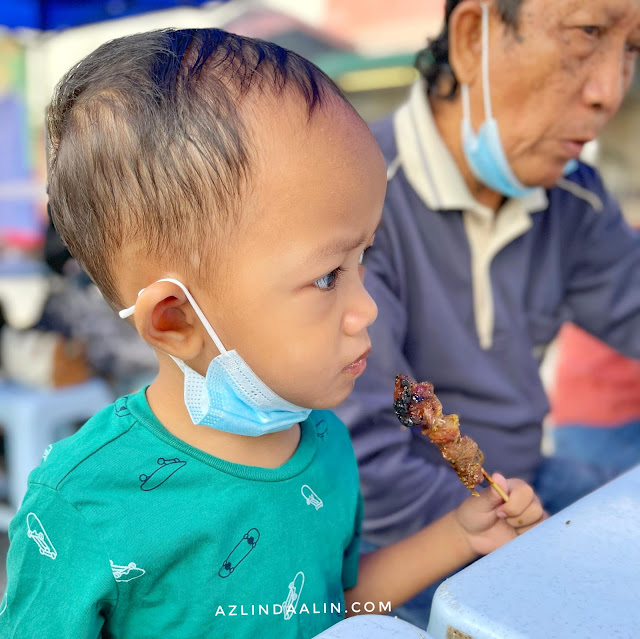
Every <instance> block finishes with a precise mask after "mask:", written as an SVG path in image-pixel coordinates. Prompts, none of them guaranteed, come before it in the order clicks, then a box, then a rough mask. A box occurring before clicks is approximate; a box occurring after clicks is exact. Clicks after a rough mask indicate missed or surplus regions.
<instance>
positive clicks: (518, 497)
mask: <svg viewBox="0 0 640 639" xmlns="http://www.w3.org/2000/svg"><path fill="white" fill-rule="evenodd" d="M493 481H495V482H496V483H497V484H498V485H499V486H500V487H501V488H502V489H503V490H504V491H505V492H506V493H507V495H509V501H508V502H507V503H506V504H505V503H504V502H503V501H502V498H501V497H500V495H498V493H497V492H496V491H495V490H493V488H491V487H489V488H484V489H483V490H482V491H480V496H479V497H469V498H468V499H466V500H465V501H464V502H462V504H460V506H458V508H457V509H456V510H455V511H454V513H455V516H456V520H457V522H458V524H459V525H460V527H461V529H462V534H463V535H464V536H465V538H466V541H467V543H468V544H469V547H470V549H471V551H472V552H473V553H474V554H477V555H486V554H487V553H490V552H491V551H493V550H495V549H496V548H499V547H500V546H502V545H503V544H506V543H507V542H508V541H510V540H511V539H514V538H515V537H516V536H517V535H520V534H522V533H523V532H525V531H527V530H529V528H532V527H533V526H535V525H536V524H538V523H540V522H541V521H542V520H543V519H546V518H547V517H548V515H547V513H546V512H545V511H544V509H543V508H542V504H541V503H540V500H539V499H538V497H537V495H536V494H535V493H534V492H533V488H531V486H529V484H527V483H525V482H524V481H522V480H521V479H508V480H507V479H505V478H504V477H503V476H502V475H500V474H498V473H496V474H494V475H493Z"/></svg>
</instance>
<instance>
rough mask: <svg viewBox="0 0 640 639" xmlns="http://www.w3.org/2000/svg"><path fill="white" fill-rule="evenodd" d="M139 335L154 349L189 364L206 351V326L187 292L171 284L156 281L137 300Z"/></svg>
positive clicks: (135, 316) (136, 314)
mask: <svg viewBox="0 0 640 639" xmlns="http://www.w3.org/2000/svg"><path fill="white" fill-rule="evenodd" d="M133 317H134V320H135V325H136V329H137V331H138V333H139V334H140V336H141V337H142V339H144V341H145V342H147V343H148V344H150V345H151V346H152V347H153V348H155V349H157V350H159V351H162V352H164V353H168V354H169V355H173V356H174V357H177V358H179V359H181V360H184V361H188V360H191V359H194V358H195V357H197V356H198V355H200V354H201V353H202V351H203V349H204V345H205V342H204V338H203V331H204V327H203V326H202V323H201V322H200V319H199V318H198V316H197V315H196V313H195V311H194V310H193V307H192V306H191V304H190V302H189V300H188V299H187V297H186V295H185V294H184V291H183V290H182V289H181V288H180V287H179V286H177V285H176V284H173V283H172V282H154V283H153V284H151V285H149V286H148V287H147V288H145V289H144V290H143V291H142V292H141V293H140V295H139V297H138V299H137V300H136V309H135V313H134V315H133Z"/></svg>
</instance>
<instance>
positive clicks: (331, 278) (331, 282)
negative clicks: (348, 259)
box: [313, 268, 342, 291]
mask: <svg viewBox="0 0 640 639" xmlns="http://www.w3.org/2000/svg"><path fill="white" fill-rule="evenodd" d="M341 272H342V269H341V268H336V269H334V270H333V271H331V273H327V274H326V275H323V276H322V277H321V278H320V279H318V280H316V281H315V282H314V283H313V285H314V286H317V287H318V288H319V289H320V290H321V291H330V290H332V289H334V288H335V286H336V282H337V281H338V278H339V277H340V273H341Z"/></svg>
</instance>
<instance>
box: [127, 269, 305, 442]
mask: <svg viewBox="0 0 640 639" xmlns="http://www.w3.org/2000/svg"><path fill="white" fill-rule="evenodd" d="M158 281H159V282H172V283H173V284H176V285H177V286H179V287H180V288H181V289H182V290H183V292H184V294H185V295H186V296H187V299H188V300H189V303H190V304H191V306H192V307H193V309H194V310H195V312H196V314H197V315H198V317H199V318H200V321H201V322H202V325H203V326H204V328H205V330H206V331H207V333H209V335H210V337H211V339H212V340H213V341H214V343H215V345H216V347H217V348H218V350H219V351H220V355H218V356H217V357H214V358H213V359H212V360H211V363H210V364H209V368H208V369H207V374H206V376H205V377H203V376H202V375H200V374H199V373H197V372H196V371H194V370H193V369H191V368H189V367H188V366H187V365H186V364H185V363H184V362H183V361H182V360H180V359H177V358H175V357H173V356H171V359H173V361H174V362H176V364H177V365H178V366H179V367H180V370H181V371H182V372H183V373H184V403H185V405H186V407H187V410H188V411H189V415H190V417H191V420H192V421H193V423H194V424H197V425H201V426H209V427H211V428H215V429H216V430H222V431H226V432H228V433H234V434H236V435H249V436H251V437H257V436H258V435H266V434H268V433H275V432H277V431H280V430H286V429H287V428H290V427H291V426H293V425H294V424H297V423H300V422H303V421H304V420H305V419H307V417H309V413H310V412H311V410H310V409H308V408H302V407H301V406H296V405H295V404H292V403H291V402H288V401H287V400H286V399H283V398H282V397H280V396H279V395H277V394H276V393H274V392H273V391H272V390H271V389H270V388H269V387H268V386H267V385H266V384H265V383H264V382H263V381H262V380H261V379H260V378H259V377H258V376H257V375H256V374H255V373H254V372H253V371H252V370H251V368H249V365H248V364H247V363H246V362H245V361H244V360H243V359H242V357H240V355H239V354H238V352H237V351H235V350H232V351H228V350H227V349H226V348H225V347H224V346H223V345H222V342H221V341H220V339H219V338H218V336H217V335H216V333H215V331H214V330H213V328H212V327H211V324H209V321H208V320H207V318H206V317H205V316H204V313H203V312H202V310H201V309H200V307H199V306H198V304H197V303H196V301H195V300H194V299H193V297H192V295H191V293H189V291H188V290H187V288H186V287H185V286H184V284H182V283H181V282H179V281H178V280H174V279H171V278H165V279H161V280H158ZM143 290H144V289H143ZM140 293H142V291H140ZM134 310H135V305H134V306H131V307H130V308H127V309H125V310H123V311H120V317H122V318H125V317H129V316H130V315H132V314H133V312H134Z"/></svg>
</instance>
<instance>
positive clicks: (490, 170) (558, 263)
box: [339, 0, 640, 620]
mask: <svg viewBox="0 0 640 639" xmlns="http://www.w3.org/2000/svg"><path fill="white" fill-rule="evenodd" d="M639 48H640V0H590V1H589V2H584V1H583V0H493V1H491V2H487V3H482V2H480V1H479V0H447V2H446V23H445V27H444V30H443V31H442V33H441V34H440V36H439V37H438V38H437V39H436V40H434V41H432V42H431V43H430V44H429V46H428V47H427V48H426V49H425V50H424V51H423V52H421V53H420V54H419V56H418V68H419V70H420V72H421V75H422V78H421V81H420V82H419V83H417V84H416V85H415V86H414V87H413V90H412V92H411V95H410V97H409V100H408V102H407V103H406V104H404V105H403V106H402V107H401V108H400V109H399V110H398V111H397V112H396V113H395V114H394V115H393V116H392V117H391V118H389V119H387V120H384V121H382V122H380V123H378V124H376V125H374V127H373V129H374V132H375V134H376V137H377V139H378V142H379V144H380V146H381V147H382V149H383V152H384V154H385V157H386V160H387V166H388V169H387V176H388V190H387V199H386V208H385V211H384V214H383V219H382V225H381V227H380V229H379V231H378V233H377V234H376V238H375V242H374V245H373V247H372V248H371V249H370V251H369V252H368V255H367V267H368V269H367V274H366V283H367V287H368V289H369V291H370V292H371V294H372V295H373V297H374V299H375V300H376V302H377V304H378V306H379V316H378V319H377V321H376V322H375V324H374V325H373V326H372V329H371V338H372V342H373V350H372V352H371V355H370V358H369V361H368V367H367V370H366V371H365V373H364V374H363V376H362V377H361V378H360V379H359V380H358V382H357V383H356V386H355V391H354V393H353V394H352V396H351V398H350V399H349V400H348V401H347V403H345V404H344V405H343V406H342V407H341V408H340V410H339V414H340V416H341V417H342V418H343V420H344V421H345V422H346V423H347V424H348V425H349V426H350V429H351V434H352V439H353V443H354V447H355V451H356V454H357V457H358V461H359V463H360V470H361V483H362V491H363V494H364V498H365V524H364V536H365V539H366V540H367V541H369V542H371V543H373V544H376V545H386V544H388V543H389V542H392V541H394V540H397V539H400V538H402V537H405V536H406V535H409V534H410V533H412V532H414V531H416V530H418V529H419V528H420V527H421V526H424V525H425V524H426V523H428V522H429V521H432V520H434V519H436V518H437V517H439V516H441V515H442V514H444V513H445V512H447V511H448V510H450V509H451V508H453V507H454V506H456V505H457V504H458V503H459V502H460V501H461V500H462V499H463V498H464V497H465V496H466V495H467V494H468V491H467V490H466V489H465V488H464V486H463V485H462V484H461V482H460V481H459V480H458V479H457V477H456V475H455V473H454V472H453V470H452V469H451V468H450V467H449V465H448V464H447V463H446V462H445V461H444V460H443V459H442V458H441V457H440V453H439V451H438V449H437V447H435V446H434V445H432V444H431V443H430V442H429V440H428V439H427V438H426V437H424V436H423V435H421V434H420V431H419V430H417V431H416V430H408V429H404V428H403V427H402V426H400V424H399V422H398V421H397V419H396V417H395V415H394V413H393V409H392V401H393V400H392V390H393V383H394V377H395V375H396V374H397V373H400V372H402V373H408V374H410V375H412V376H413V377H414V378H417V379H419V380H428V381H431V382H432V383H433V384H434V386H435V389H436V392H437V393H438V396H439V398H440V399H441V401H442V404H443V407H444V410H445V412H448V413H454V412H455V413H458V414H459V415H460V422H461V430H462V432H463V433H464V434H467V435H469V436H471V437H472V438H473V439H475V440H476V441H477V442H478V444H479V446H480V448H481V449H482V450H483V451H484V453H485V467H486V468H487V470H488V471H496V470H499V471H501V472H503V473H506V474H507V475H509V476H510V475H516V476H520V477H523V478H525V479H526V480H527V481H529V482H533V483H534V485H535V486H536V487H537V490H538V494H539V495H540V496H541V498H542V499H543V501H544V502H545V504H546V505H547V508H548V509H549V510H551V511H554V510H557V509H559V508H561V507H563V506H565V505H567V504H568V503H569V502H570V501H572V500H574V499H576V498H578V497H580V496H582V495H583V494H584V493H585V492H588V491H590V490H591V489H593V488H595V487H596V486H597V485H599V484H600V483H602V482H603V481H605V480H606V479H608V477H604V476H602V475H598V474H597V472H595V471H592V470H591V469H590V468H586V467H581V466H569V465H563V464H562V463H559V462H558V460H554V459H551V460H548V459H545V458H543V457H541V453H540V441H541V434H542V427H541V424H542V420H543V418H544V416H545V414H546V413H547V410H548V404H547V399H546V396H545V393H544V390H543V387H542V384H541V381H540V378H539V374H538V365H539V361H540V357H541V355H542V353H543V350H544V346H545V345H546V344H548V343H549V342H550V341H551V340H552V339H553V337H554V336H555V335H556V333H557V331H558V329H559V328H560V325H561V324H562V323H563V321H565V320H567V319H572V320H573V321H574V322H575V323H577V324H579V325H580V326H581V327H583V328H584V329H586V330H587V331H589V332H591V333H592V334H594V335H596V336H598V337H600V338H601V339H603V340H604V341H606V342H608V343H609V344H610V345H612V346H613V347H615V348H616V349H618V350H619V351H621V352H623V353H625V354H627V355H630V356H632V357H636V358H637V357H640V236H639V235H638V233H637V232H634V231H632V230H631V229H630V228H629V227H628V226H627V224H626V223H625V222H624V221H623V219H622V217H621V214H620V210H619V208H618V206H617V204H616V202H615V201H614V199H613V198H612V197H611V195H610V194H609V193H608V192H607V191H606V189H605V188H604V186H603V185H602V182H601V180H600V177H599V175H598V173H597V171H595V170H594V169H592V168H590V167H589V166H587V165H584V164H579V163H578V161H577V160H578V157H579V155H580V152H581V150H582V148H583V146H584V145H585V144H586V143H587V142H588V141H590V140H592V139H594V138H595V137H596V136H597V135H598V134H599V133H600V131H601V130H602V128H603V127H604V125H605V124H606V123H607V121H608V120H609V119H610V118H611V117H612V116H613V115H614V114H615V113H616V111H617V109H618V107H619V106H620V103H621V101H622V99H623V97H624V95H625V92H626V91H627V89H628V88H629V85H630V83H631V80H632V77H633V73H634V65H635V61H636V55H637V51H638V49H639ZM602 454H603V455H606V454H607V451H606V450H603V451H602ZM414 620H415V619H414Z"/></svg>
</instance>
